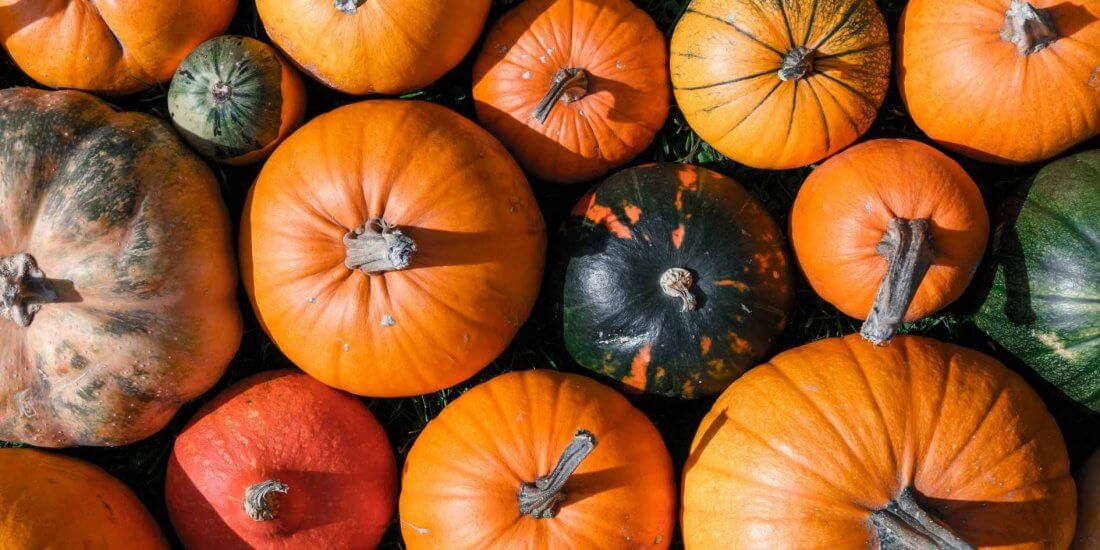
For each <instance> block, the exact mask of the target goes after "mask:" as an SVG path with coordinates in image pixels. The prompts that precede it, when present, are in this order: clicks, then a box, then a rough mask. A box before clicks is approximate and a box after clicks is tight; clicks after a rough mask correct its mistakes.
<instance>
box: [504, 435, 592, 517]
mask: <svg viewBox="0 0 1100 550" xmlns="http://www.w3.org/2000/svg"><path fill="white" fill-rule="evenodd" d="M596 443H597V441H596V436H594V435H592V432H590V431H588V430H577V433H576V435H575V436H574V437H573V441H571V442H569V446H567V447H566V448H565V451H563V452H562V453H561V456H560V457H559V458H558V463H557V464H556V465H555V466H554V469H553V470H552V471H551V472H550V473H549V474H547V475H544V476H542V477H540V478H538V479H536V480H535V482H534V483H526V482H525V483H523V484H522V485H520V487H519V513H520V514H523V515H525V516H531V517H532V518H533V519H549V518H552V517H554V516H555V515H556V514H557V512H558V511H557V508H558V504H560V503H561V502H562V501H563V500H565V494H564V493H562V488H564V487H565V483H566V482H568V481H569V476H572V475H573V472H575V471H576V470H577V467H578V466H580V465H581V462H583V461H584V459H585V458H588V455H589V454H591V453H592V451H593V450H594V449H595V448H596Z"/></svg>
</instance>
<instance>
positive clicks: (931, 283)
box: [791, 139, 989, 340]
mask: <svg viewBox="0 0 1100 550" xmlns="http://www.w3.org/2000/svg"><path fill="white" fill-rule="evenodd" d="M893 219H899V220H927V221H928V231H929V233H930V235H931V243H930V250H929V252H931V258H930V260H931V263H930V266H929V267H928V268H927V272H926V273H925V274H924V275H923V277H917V278H916V280H915V282H916V284H917V285H918V286H916V291H915V294H914V295H913V297H912V300H911V301H910V302H909V303H908V307H907V309H906V308H905V307H904V306H905V304H901V306H902V309H901V311H898V312H897V315H898V317H900V319H899V322H900V321H901V320H904V321H913V320H916V319H921V318H923V317H925V316H927V315H930V314H932V313H934V312H936V311H937V310H939V309H941V308H943V307H944V306H946V305H948V304H950V303H951V302H953V301H955V299H957V298H958V297H959V296H960V295H961V294H962V293H963V291H964V290H965V289H966V287H967V285H968V284H970V280H971V279H972V278H973V275H974V271H975V269H976V268H977V266H978V263H979V262H980V261H981V258H982V254H983V253H984V251H985V246H986V241H987V239H988V235H989V215H988V214H987V213H986V210H985V204H984V203H983V202H982V196H981V192H980V191H979V190H978V187H977V185H975V183H974V180H972V179H970V176H968V175H967V174H966V172H965V171H964V170H963V169H962V167H961V166H959V165H958V163H956V162H955V161H953V160H951V159H950V158H948V157H947V156H946V155H944V154H943V153H940V152H939V151H936V150H935V149H933V148H932V147H929V146H927V145H924V144H922V143H919V142H916V141H910V140H901V139H877V140H872V141H868V142H864V143H861V144H859V145H856V146H854V147H852V148H850V149H848V150H847V151H844V152H843V153H841V154H839V155H837V156H835V157H833V158H831V159H829V160H827V161H826V162H824V163H822V165H821V166H819V167H818V168H817V169H816V170H814V171H813V172H812V173H810V176H809V177H808V178H806V182H805V183H803V185H802V187H801V188H800V189H799V191H798V196H797V197H796V198H795V201H794V207H793V208H792V210H791V243H792V245H793V247H794V252H795V256H796V257H797V259H798V263H799V265H800V266H801V268H802V271H803V272H804V273H805V274H806V279H807V280H809V282H810V285H811V286H813V288H814V291H816V292H817V293H818V294H819V295H821V297H822V298H824V299H825V300H826V301H828V302H829V303H830V304H832V305H834V306H836V308H837V309H839V310H840V311H842V312H844V313H845V314H846V315H849V316H851V317H855V318H857V319H868V317H869V315H868V314H869V312H871V311H872V305H873V304H875V303H876V298H877V296H876V292H878V290H879V288H880V285H881V284H882V282H883V278H884V276H886V275H887V274H888V272H889V270H888V266H889V262H888V260H887V259H886V258H884V257H883V256H880V254H879V252H878V251H877V250H876V249H877V248H878V247H879V244H880V242H881V241H883V239H884V237H885V235H887V233H888V230H889V229H890V224H891V220H893ZM864 328H865V329H867V328H868V325H867V324H865V325H864ZM894 328H896V327H894ZM888 339H889V338H887V340H888Z"/></svg>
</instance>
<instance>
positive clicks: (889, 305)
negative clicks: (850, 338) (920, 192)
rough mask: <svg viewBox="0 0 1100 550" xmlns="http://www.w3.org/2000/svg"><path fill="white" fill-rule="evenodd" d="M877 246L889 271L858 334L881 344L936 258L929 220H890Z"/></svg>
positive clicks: (891, 333) (895, 326)
mask: <svg viewBox="0 0 1100 550" xmlns="http://www.w3.org/2000/svg"><path fill="white" fill-rule="evenodd" d="M876 250H877V252H878V254H879V256H882V257H883V258H885V259H886V275H884V276H883V277H882V283H880V284H879V287H878V294H877V295H876V296H875V302H874V303H873V304H872V305H871V312H870V314H869V315H867V320H866V321H864V322H863V327H862V328H861V329H860V331H859V334H860V335H861V336H863V338H864V339H866V340H870V341H871V343H873V344H875V345H876V346H881V345H884V344H886V343H887V342H889V341H890V340H891V339H892V338H893V337H894V334H896V333H897V331H898V327H899V326H901V323H902V321H903V320H904V319H905V313H906V312H907V311H909V304H910V303H912V302H913V296H915V295H916V293H917V288H918V287H920V283H921V280H923V279H924V275H925V274H926V273H928V268H930V267H931V266H932V260H933V258H935V251H934V250H933V249H932V233H931V231H929V229H928V220H926V219H917V220H906V219H902V218H894V219H892V220H890V222H889V223H888V224H887V225H886V233H884V234H883V236H882V241H881V242H879V243H878V247H877V249H876Z"/></svg>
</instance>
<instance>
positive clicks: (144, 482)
mask: <svg viewBox="0 0 1100 550" xmlns="http://www.w3.org/2000/svg"><path fill="white" fill-rule="evenodd" d="M515 3H517V2H515V1H511V0H494V5H493V9H492V13H491V14H490V16H489V23H488V25H489V26H491V25H492V24H493V23H494V22H495V21H496V20H497V19H498V18H499V17H500V15H501V14H502V13H504V12H505V11H507V10H508V9H509V8H510V6H511V5H512V4H515ZM635 3H636V4H638V5H639V6H641V7H643V8H645V9H646V10H647V11H648V12H649V13H650V14H651V15H652V16H653V18H654V19H655V20H656V21H657V23H658V25H659V26H660V27H661V28H662V29H663V30H664V31H665V32H666V36H667V35H671V33H672V28H673V27H674V25H675V23H676V21H677V20H678V19H679V17H680V15H681V14H682V13H683V10H684V9H685V8H686V6H687V4H688V0H635ZM904 5H905V2H904V0H879V6H880V7H881V9H882V11H883V13H884V14H885V16H886V21H887V24H888V25H889V27H890V32H891V36H892V37H894V36H895V30H896V27H897V22H898V18H899V16H900V15H901V11H902V9H903V8H904ZM487 28H488V26H487ZM229 33H232V34H241V35H247V36H252V37H256V38H259V39H261V40H267V37H266V34H265V33H264V30H263V28H262V25H261V23H260V20H259V17H258V16H257V14H256V10H255V6H254V0H240V8H239V10H238V13H237V16H236V18H235V19H234V21H233V24H232V26H231V27H230V29H229ZM480 50H481V43H480V42H479V43H478V44H477V45H476V46H475V48H474V50H473V51H472V52H471V53H470V55H469V56H467V58H466V60H465V61H463V62H462V63H461V64H460V65H459V66H458V67H457V68H455V69H454V70H453V71H451V72H450V73H448V74H447V75H446V76H444V77H443V78H441V79H440V80H439V81H438V82H436V83H435V84H433V85H432V86H430V87H428V88H425V89H423V90H419V91H416V92H412V93H408V94H405V95H403V96H402V97H403V98H408V99H419V100H426V101H432V102H435V103H439V104H442V105H445V106H447V107H448V108H451V109H453V110H455V111H457V112H459V113H461V114H462V115H464V116H466V117H468V118H470V119H474V120H476V116H475V114H474V106H473V101H472V98H471V96H470V87H471V78H472V77H471V72H472V65H473V59H474V58H475V57H476V55H477V53H478V52H479V51H480ZM17 85H25V86H34V85H35V84H34V82H33V81H31V80H30V79H29V78H27V77H26V76H25V75H23V74H22V73H21V72H20V71H19V69H18V68H17V67H16V66H15V65H14V64H13V63H12V62H11V60H10V59H9V58H8V57H7V56H6V55H5V54H2V53H0V88H6V87H9V86H17ZM306 87H307V94H308V103H309V107H308V111H307V118H312V117H314V116H316V115H319V114H321V113H325V112H328V111H330V110H332V109H334V108H336V107H339V106H341V105H345V104H348V103H352V102H355V101H358V100H360V98H357V97H352V96H348V95H345V94H341V93H339V92H335V91H332V90H330V89H328V88H325V87H324V86H322V85H320V84H318V83H316V82H314V81H311V80H309V79H308V78H307V79H306ZM113 104H114V105H116V106H117V107H119V108H120V109H124V110H134V111H143V112H147V113H151V114H153V115H155V116H159V117H162V118H165V119H167V116H168V109H167V106H166V103H165V89H164V88H154V89H152V90H149V91H147V92H145V93H142V94H138V95H135V96H131V97H127V98H124V99H120V100H115V101H113ZM879 137H904V138H910V139H917V140H921V141H925V142H929V140H928V138H927V137H926V136H925V135H924V134H923V133H922V132H921V131H920V130H919V129H918V128H917V126H916V124H914V123H913V121H912V120H911V119H910V118H909V115H908V114H907V112H906V109H905V105H904V104H903V103H902V101H901V99H900V97H899V96H898V93H897V90H896V88H894V86H893V85H891V89H890V92H889V93H888V95H887V96H886V100H885V103H884V104H883V106H882V109H881V110H880V111H879V114H878V119H877V120H876V121H875V123H874V125H873V126H872V127H871V129H870V131H869V132H867V134H866V135H865V136H864V137H863V139H864V140H866V139H871V138H879ZM1098 147H1100V139H1093V140H1091V141H1090V142H1087V143H1085V144H1082V145H1080V146H1078V147H1076V148H1074V150H1073V151H1070V153H1072V152H1076V151H1081V150H1086V149H1095V148H1098ZM953 157H954V158H955V159H956V160H958V161H959V162H960V163H961V164H962V166H963V167H964V168H965V169H966V171H967V172H968V173H969V174H970V175H971V176H972V177H973V178H974V179H975V180H976V181H977V182H978V185H979V187H981V189H982V192H983V195H984V197H985V200H986V205H987V207H988V208H989V210H990V212H993V211H994V210H995V208H996V206H997V205H998V204H999V203H1000V202H1001V200H1003V199H1004V198H1005V197H1006V196H1007V194H1008V193H1009V192H1010V190H1011V189H1013V188H1014V187H1016V186H1017V185H1018V184H1020V183H1022V182H1023V181H1024V180H1025V179H1026V178H1027V177H1028V176H1029V175H1031V174H1033V173H1034V172H1035V171H1036V170H1037V169H1038V166H1037V165H1031V166H1015V167H1005V166H994V165H990V164H984V163H980V162H977V161H974V160H970V159H967V158H964V157H960V156H958V155H953ZM654 160H657V161H676V162H691V163H695V164H700V165H704V166H706V167H708V168H712V169H714V170H717V171H719V172H722V173H724V174H727V175H729V176H732V177H733V178H735V179H736V180H737V181H739V182H740V183H742V184H743V185H745V186H746V187H747V188H748V189H749V190H750V191H751V192H752V194H753V195H754V196H755V197H756V198H757V199H759V200H760V201H761V202H763V203H764V204H765V205H766V206H767V208H768V209H769V210H770V211H771V213H772V214H773V215H774V216H775V217H776V219H777V220H778V221H779V224H780V226H781V227H786V225H787V216H788V214H789V212H790V208H791V204H792V203H793V201H794V197H795V193H796V192H797V190H798V187H799V185H801V183H802V181H803V180H804V179H805V177H806V175H807V174H808V173H809V172H810V170H811V169H812V168H813V167H809V168H804V169H801V170H788V171H764V170H754V169H751V168H747V167H744V166H741V165H739V164H737V163H734V162H732V161H729V160H727V159H725V158H724V157H722V156H721V155H720V154H718V153H716V152H715V151H714V150H712V149H711V148H710V147H709V146H707V145H706V144H705V143H703V142H702V141H701V140H700V139H699V138H698V137H697V136H696V135H695V134H694V133H692V132H691V130H690V129H688V127H687V126H686V124H685V123H684V119H683V117H682V116H681V115H680V114H679V112H678V111H677V110H676V109H675V108H673V110H672V113H671V114H670V116H669V118H668V121H667V123H666V124H665V127H664V129H663V130H662V131H661V133H660V134H659V135H658V136H657V139H656V141H655V142H654V144H653V145H652V146H651V147H650V148H649V149H648V150H647V151H645V152H644V153H643V154H642V155H641V156H640V157H639V158H638V159H637V160H636V161H635V162H636V163H641V162H646V161H654ZM214 170H215V172H216V173H217V174H218V176H219V178H220V180H221V185H222V192H223V194H224V197H225V201H226V203H227V204H228V206H229V210H230V212H232V214H233V216H234V217H235V218H238V219H239V216H240V213H241V208H242V205H243V203H244V198H245V194H246V192H247V190H248V187H249V185H250V184H251V182H252V181H253V180H254V178H255V177H256V174H257V173H258V171H259V168H258V167H247V168H232V167H219V166H214ZM531 183H532V186H533V187H534V190H535V195H536V197H537V198H538V201H539V204H540V206H541V208H542V212H543V215H544V217H545V218H546V223H547V227H548V228H551V229H553V228H556V227H558V225H559V224H560V223H561V221H562V219H563V217H564V215H565V214H566V213H567V212H568V211H569V208H570V207H571V206H572V204H573V202H575V201H576V200H577V199H578V198H579V197H580V196H581V195H582V194H583V193H584V191H586V190H587V189H588V188H590V187H591V186H592V185H593V184H594V182H591V183H588V184H581V185H575V186H569V187H564V186H557V185H554V184H547V183H543V182H540V181H536V180H534V179H532V181H531ZM550 235H551V238H553V237H554V232H553V231H551V232H550ZM552 245H553V243H551V249H553V246H552ZM797 285H798V289H797V296H796V305H795V310H794V312H793V314H792V317H791V320H790V323H789V325H788V328H787V330H786V332H785V333H784V334H783V336H782V337H781V340H780V342H779V344H778V345H777V349H776V350H775V351H777V352H778V351H781V350H784V349H788V348H791V347H796V346H799V345H801V344H804V343H807V342H810V341H813V340H816V339H820V338H824V337H828V336H837V335H841V334H848V333H851V332H856V331H857V330H858V327H859V325H858V323H857V322H856V321H854V320H852V319H850V318H848V317H845V316H844V315H843V314H841V313H839V312H838V311H837V310H836V309H835V308H833V307H832V306H830V305H829V304H827V303H825V302H824V301H822V300H821V299H820V298H818V297H817V296H816V295H815V294H814V293H813V291H812V290H811V289H810V288H809V286H808V285H807V284H806V281H805V280H804V279H802V278H801V275H799V280H798V281H797ZM974 286H975V287H976V286H977V285H974ZM972 290H973V289H972ZM975 294H976V293H975V292H968V293H967V294H966V295H965V296H964V297H963V298H962V299H961V300H959V301H958V302H957V303H956V304H954V305H952V306H951V307H949V308H948V309H947V310H945V311H942V312H940V313H939V314H937V315H935V316H933V317H931V318H929V319H925V320H923V321H920V322H917V323H913V324H911V325H908V326H906V327H905V332H911V333H918V334H923V335H926V336H931V337H935V338H938V339H940V340H944V341H948V342H954V343H957V344H960V345H963V346H966V347H969V348H973V349H976V350H980V351H984V352H986V353H990V354H992V355H994V356H996V357H997V358H998V359H1000V360H1001V361H1002V362H1004V363H1005V364H1006V365H1008V366H1009V367H1010V368H1012V369H1014V370H1016V371H1017V372H1019V373H1020V374H1022V375H1023V376H1024V377H1025V378H1026V379H1027V380H1028V381H1029V382H1030V383H1031V384H1032V386H1033V387H1035V389H1036V390H1037V391H1038V392H1039V394H1040V395H1042V397H1043V398H1044V400H1045V401H1046V403H1047V406H1048V407H1049V409H1050V410H1051V412H1052V413H1053V414H1054V416H1055V418H1056V419H1057V420H1058V423H1059V425H1060V426H1061V428H1062V433H1063V435H1064V436H1065V439H1066V444H1067V446H1068V447H1069V452H1070V455H1071V458H1072V460H1073V465H1074V468H1076V467H1078V466H1079V465H1080V464H1081V462H1082V461H1083V460H1084V458H1085V457H1087V456H1088V454H1089V453H1090V452H1091V451H1092V450H1093V449H1095V448H1096V447H1097V446H1098V444H1100V415H1097V414H1095V413H1091V412H1089V411H1088V410H1085V409H1084V408H1083V407H1081V406H1079V405H1076V404H1074V403H1072V402H1070V401H1068V400H1067V399H1066V398H1065V397H1064V396H1063V395H1061V393H1060V392H1059V391H1058V390H1057V389H1056V388H1053V387H1052V386H1050V385H1049V384H1047V383H1045V382H1044V381H1043V380H1042V379H1041V378H1039V377H1038V376H1036V375H1035V374H1034V373H1033V372H1032V371H1031V370H1030V369H1028V367H1027V366H1025V365H1024V364H1022V363H1021V362H1020V361H1019V360H1017V359H1016V358H1015V357H1013V356H1012V355H1010V354H1008V353H1007V352H1005V351H1003V350H1001V349H1000V348H999V347H998V346H997V345H996V344H995V343H994V342H993V341H992V340H990V339H989V338H988V337H986V336H985V335H984V334H983V333H981V332H980V331H979V330H978V329H977V328H975V327H974V326H973V325H972V324H971V323H970V322H969V321H968V312H969V311H970V310H971V309H972V308H973V307H974V305H975V304H976V303H977V302H978V300H980V296H976V295H975ZM240 303H241V306H242V308H243V309H244V311H245V323H246V324H245V333H244V339H243V341H242V343H241V348H240V351H239V352H238V353H237V356H236V357H235V358H234V360H233V362H232V363H231V364H230V365H229V369H228V372H226V375H225V377H224V378H222V380H221V381H220V382H219V383H218V385H217V386H215V387H214V388H213V389H211V390H210V391H209V392H207V394H206V395H204V396H203V397H201V398H200V399H199V400H197V401H195V402H193V403H190V404H188V405H186V406H185V407H183V409H182V410H181V411H180V412H179V414H178V415H177V416H176V418H175V419H174V420H173V421H172V423H171V424H169V425H168V427H166V428H165V429H164V430H162V431H161V432H160V433H158V434H156V435H154V436H153V437H151V438H149V439H147V440H145V441H142V442H139V443H135V444H133V445H128V446H125V447H119V448H109V449H103V448H80V449H69V450H66V451H63V452H64V453H66V454H70V455H73V456H77V457H80V458H83V459H86V460H89V461H91V462H94V463H95V464H98V465H99V466H101V467H103V468H104V469H106V470H107V471H108V472H110V473H111V474H113V475H114V476H116V477H118V478H120V479H122V480H123V481H124V482H126V483H127V484H128V485H129V486H130V487H131V488H132V489H133V490H134V491H135V492H136V493H137V494H138V496H139V497H140V498H141V499H142V500H143V501H144V502H145V504H146V505H147V506H148V507H149V510H150V511H151V512H152V513H153V515H154V516H155V517H156V519H157V521H159V522H160V524H161V527H162V528H163V529H164V532H165V534H166V536H168V538H169V540H171V541H172V543H173V544H176V545H178V541H177V540H176V539H175V536H174V535H173V534H172V528H171V525H170V524H169V521H168V515H167V512H166V508H165V504H164V499H163V487H164V472H165V467H166V464H167V461H168V455H169V453H170V452H171V449H172V442H173V440H174V439H175V436H176V434H177V433H179V431H180V429H182V427H183V426H184V424H185V423H186V421H187V419H188V418H190V417H191V415H192V414H194V412H195V411H196V410H197V409H198V407H199V406H200V405H201V404H202V403H204V402H206V401H208V400H209V399H210V398H211V397H212V396H214V395H215V394H216V393H218V392H220V391H221V390H223V389H225V388H226V387H227V386H229V385H230V384H232V383H234V382H236V381H238V380H240V379H242V378H245V377H247V376H249V375H252V374H255V373H257V372H260V371H265V370H271V369H278V368H288V367H293V366H294V365H293V364H291V363H290V361H288V360H287V359H286V358H285V357H284V356H283V355H282V354H281V353H280V352H279V351H278V349H276V347H275V346H274V345H273V344H272V343H271V340H270V339H268V337H267V336H266V335H265V334H264V332H263V331H262V330H261V329H260V328H259V326H258V325H257V323H256V320H255V318H254V317H253V316H252V313H251V310H250V308H249V306H248V300H247V299H246V298H245V296H244V293H243V291H242V292H241V296H240ZM550 306H551V298H550V297H549V296H547V292H544V293H543V295H542V296H541V297H540V302H539V304H538V305H536V308H535V312H534V314H533V315H532V317H531V319H530V320H529V321H528V322H527V323H526V324H525V325H524V326H523V328H522V329H521V330H520V332H519V334H518V335H517V336H516V338H515V341H514V342H513V343H512V345H511V346H510V347H509V348H508V349H507V350H506V351H505V352H504V353H503V354H502V355H501V356H500V358H498V359H497V360H496V361H494V362H493V363H492V364H491V365H490V366H488V367H486V368H485V369H484V370H483V371H482V372H481V373H480V374H478V375H477V376H475V377H474V378H473V379H471V380H469V381H467V382H466V383H464V384H461V385H459V386H456V387H454V388H451V389H449V390H445V391H442V392H439V393H436V394H431V395H424V396H420V397H413V398H408V399H364V402H365V403H366V404H367V405H368V406H369V407H370V409H371V410H372V411H373V412H374V414H375V415H376V416H377V417H378V419H379V420H380V421H381V422H382V424H383V425H384V426H385V427H386V430H387V432H388V434H389V437H390V440H391V442H392V443H393V447H394V449H395V450H396V454H397V460H398V463H399V464H400V463H401V462H402V461H403V460H404V457H405V455H406V453H407V452H408V450H409V448H410V446H411V445H412V443H413V441H414V440H415V439H416V436H417V434H418V433H419V432H420V430H421V429H422V428H423V427H424V425H425V424H426V423H427V422H428V421H429V420H431V419H432V418H433V417H434V416H435V415H436V414H437V413H438V412H439V411H440V409H442V408H443V407H444V406H446V405H447V403H448V402H449V401H451V400H452V399H454V398H455V397H456V396H458V395H460V394H461V393H462V392H464V391H465V390H467V389H468V388H470V387H472V386H473V385H476V384H478V383H480V382H483V381H485V380H488V379H489V378H492V377H493V376H494V375H496V374H499V373H501V372H505V371H509V370H515V369H531V368H553V369H561V370H566V371H576V372H580V371H582V370H583V369H581V368H580V367H578V366H577V365H576V364H575V363H574V362H573V361H572V360H571V359H570V358H569V356H568V354H567V353H566V352H565V350H564V348H563V347H562V344H561V342H560V340H558V339H556V338H554V337H552V336H548V335H553V334H556V333H557V332H558V331H557V330H555V328H554V327H553V326H552V325H553V314H552V308H551V307H550ZM609 383H612V382H609ZM631 399H632V400H633V401H634V403H635V404H636V405H637V406H638V407H639V408H640V409H642V410H643V411H645V412H646V414H648V415H649V417H650V418H651V419H652V420H653V422H654V423H655V424H656V425H657V427H658V428H659V429H660V430H661V433H662V434H663V435H664V438H665V442H666V443H667V444H668V447H669V450H670V451H671V452H672V456H673V459H674V461H675V462H676V464H677V466H678V467H679V466H682V465H683V462H684V460H685V459H686V457H687V454H688V446H689V445H690V443H691V438H692V437H693V435H694V433H695V428H696V426H697V425H698V423H699V421H700V420H701V418H702V416H703V414H704V413H705V412H706V411H707V410H708V409H709V408H710V406H711V403H712V402H713V399H705V400H698V401H678V400H672V399H667V398H659V397H652V396H631ZM0 443H2V442H0ZM678 544H679V543H677V545H678ZM382 547H383V548H403V544H402V542H401V536H400V532H399V529H398V524H397V521H396V519H395V520H394V521H393V523H392V524H391V527H390V530H389V532H388V533H387V535H386V537H385V539H384V541H383V543H382Z"/></svg>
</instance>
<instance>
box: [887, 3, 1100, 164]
mask: <svg viewBox="0 0 1100 550" xmlns="http://www.w3.org/2000/svg"><path fill="white" fill-rule="evenodd" d="M898 88H899V89H900V90H901V95H902V98H904V99H905V103H906V105H907V106H908V107H909V114H910V115H912V117H913V120H914V121H916V123H917V125H918V126H920V128H921V130H924V132H925V133H926V134H928V136H929V137H931V138H932V139H934V140H936V141H938V142H939V143H940V144H942V145H943V146H944V147H947V148H950V149H952V150H954V151H958V152H960V153H963V154H966V155H969V156H972V157H974V158H976V159H979V160H984V161H987V162H1000V163H1028V162H1037V161H1041V160H1045V159H1048V158H1051V157H1053V156H1055V155H1057V154H1058V153H1060V152H1062V151H1064V150H1066V149H1068V148H1069V147H1071V146H1073V145H1074V144H1076V143H1080V142H1082V141H1085V140H1087V139H1089V138H1091V137H1093V136H1095V135H1097V134H1098V133H1100V2H1097V1H1096V0H1071V1H1068V2H1067V1H1063V0H1030V1H1021V0H952V1H950V2H945V1H943V0H911V1H910V2H909V3H908V4H907V5H906V8H905V13H904V14H903V15H902V17H901V23H900V25H899V27H898Z"/></svg>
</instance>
